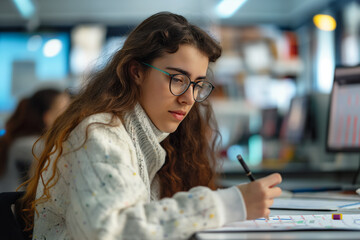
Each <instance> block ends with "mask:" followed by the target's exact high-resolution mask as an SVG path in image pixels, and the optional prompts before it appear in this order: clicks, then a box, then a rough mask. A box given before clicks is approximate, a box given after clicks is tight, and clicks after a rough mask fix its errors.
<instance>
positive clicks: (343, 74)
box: [326, 65, 360, 152]
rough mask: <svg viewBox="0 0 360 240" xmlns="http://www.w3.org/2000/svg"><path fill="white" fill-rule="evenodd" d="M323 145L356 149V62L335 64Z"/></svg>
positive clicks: (359, 143) (359, 74)
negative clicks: (348, 65) (350, 64)
mask: <svg viewBox="0 0 360 240" xmlns="http://www.w3.org/2000/svg"><path fill="white" fill-rule="evenodd" d="M326 149H327V151H329V152H360V65H358V66H353V67H345V66H338V67H336V68H335V74H334V83H333V87H332V91H331V94H330V106H329V117H328V131H327V141H326Z"/></svg>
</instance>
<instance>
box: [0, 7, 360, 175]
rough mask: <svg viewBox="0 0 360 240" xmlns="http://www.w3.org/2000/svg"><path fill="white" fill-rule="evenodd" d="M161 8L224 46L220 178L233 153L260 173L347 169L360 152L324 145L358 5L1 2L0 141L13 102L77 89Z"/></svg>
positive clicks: (359, 51) (218, 75)
mask: <svg viewBox="0 0 360 240" xmlns="http://www.w3.org/2000/svg"><path fill="white" fill-rule="evenodd" d="M227 2H229V3H230V4H233V5H230V7H226V3H227ZM231 10H234V11H233V12H232V11H231ZM159 11H171V12H174V13H178V14H182V15H184V16H185V17H187V18H188V20H190V21H191V22H193V23H195V24H197V25H199V26H201V27H202V28H203V29H205V30H206V31H208V32H210V33H211V35H212V36H214V37H215V38H216V39H217V40H218V41H220V43H221V45H222V47H223V55H222V57H221V58H220V60H219V61H218V62H217V63H216V64H215V65H214V66H211V67H212V75H213V81H214V83H215V85H216V91H215V92H214V93H213V96H212V97H211V99H210V101H212V102H213V106H214V110H215V113H216V117H217V119H218V121H219V127H220V131H221V133H222V141H221V144H222V145H221V151H220V153H219V158H220V157H221V158H223V159H224V166H223V167H224V170H225V171H227V172H231V171H233V172H238V171H240V166H239V164H238V163H237V162H236V158H235V156H236V155H237V154H238V153H242V154H243V156H244V158H245V159H246V160H247V161H248V163H249V164H250V165H251V166H252V168H254V169H255V170H259V171H262V170H270V171H272V170H273V169H277V170H280V171H292V172H296V171H301V170H307V171H311V170H313V171H324V172H326V171H345V172H347V171H355V170H356V168H357V167H358V164H359V155H360V154H359V153H352V154H349V153H327V152H326V150H325V141H326V129H327V118H328V116H327V115H328V105H329V94H330V91H331V88H332V83H333V75H334V68H335V66H336V65H347V66H353V65H358V64H359V62H360V33H359V32H360V1H359V0H357V1H355V0H337V1H335V0H247V1H246V0H233V1H232V0H224V1H221V0H196V1H194V0H166V1H165V0H156V1H146V0H132V1H124V0H102V1H97V0H71V1H70V0H62V1H57V0H1V1H0V135H1V134H3V133H4V130H3V129H4V123H5V121H6V119H7V117H8V116H9V114H10V113H11V112H12V111H13V110H14V107H15V106H16V104H17V102H18V100H19V99H20V98H21V97H23V96H26V95H28V94H30V93H32V92H34V91H35V90H36V89H38V88H41V87H44V86H56V87H58V88H62V89H67V88H68V89H70V90H72V91H73V92H76V91H77V89H78V88H79V87H80V86H81V85H82V84H83V80H84V77H85V76H86V74H88V73H89V72H90V71H92V70H94V69H98V68H101V67H102V66H103V64H105V63H106V61H107V58H108V57H109V56H111V55H112V53H114V51H116V50H117V49H119V48H121V46H122V43H123V41H124V40H125V39H126V35H127V34H128V33H129V31H131V29H133V28H134V27H135V26H136V25H137V24H139V23H140V22H141V21H142V20H144V19H145V18H147V17H148V16H150V15H151V14H153V13H156V12H159ZM357 141H360V140H359V139H358V140H357Z"/></svg>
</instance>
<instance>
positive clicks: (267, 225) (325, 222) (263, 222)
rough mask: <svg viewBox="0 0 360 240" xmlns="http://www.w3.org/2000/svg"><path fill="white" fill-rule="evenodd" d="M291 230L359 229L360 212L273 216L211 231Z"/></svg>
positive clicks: (228, 225)
mask: <svg viewBox="0 0 360 240" xmlns="http://www.w3.org/2000/svg"><path fill="white" fill-rule="evenodd" d="M291 230H358V231H360V214H342V219H340V220H333V218H332V215H331V214H326V215H291V216H272V217H270V218H269V219H265V218H259V219H256V220H251V221H243V222H233V223H230V224H227V225H225V226H224V227H222V228H218V229H212V230H209V231H219V232H230V231H291Z"/></svg>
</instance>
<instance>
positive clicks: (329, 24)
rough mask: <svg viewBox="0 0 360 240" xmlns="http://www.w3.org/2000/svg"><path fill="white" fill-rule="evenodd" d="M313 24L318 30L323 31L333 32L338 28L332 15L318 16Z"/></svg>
mask: <svg viewBox="0 0 360 240" xmlns="http://www.w3.org/2000/svg"><path fill="white" fill-rule="evenodd" d="M313 22H314V24H315V26H316V27H317V28H319V29H320V30H323V31H333V30H335V28H336V21H335V19H334V18H333V17H332V16H330V15H325V14H317V15H315V16H314V17H313Z"/></svg>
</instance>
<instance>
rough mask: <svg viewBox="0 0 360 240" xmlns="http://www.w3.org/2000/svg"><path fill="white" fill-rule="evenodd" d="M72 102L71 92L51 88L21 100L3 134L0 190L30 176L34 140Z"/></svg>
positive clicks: (6, 188) (0, 153) (11, 186)
mask: <svg viewBox="0 0 360 240" xmlns="http://www.w3.org/2000/svg"><path fill="white" fill-rule="evenodd" d="M69 102H70V96H69V94H67V93H64V92H61V91H59V90H56V89H50V88H49V89H43V90H39V91H37V92H35V93H34V94H33V95H32V96H30V97H28V98H24V99H22V100H20V102H19V103H18V105H17V107H16V109H15V111H14V113H13V114H12V115H11V116H10V118H9V119H8V120H7V122H6V124H5V131H6V132H5V135H3V136H2V137H1V138H0V192H7V191H15V190H16V188H17V187H19V185H20V184H21V182H23V181H25V180H27V178H28V171H29V167H30V165H31V164H32V162H33V160H34V156H33V153H32V149H33V145H34V143H35V142H36V140H37V139H38V138H39V137H40V136H41V135H42V134H43V133H44V132H45V131H46V130H47V129H49V128H50V126H51V125H52V124H53V122H54V121H55V119H56V118H57V117H58V116H59V115H60V114H61V113H62V112H63V111H64V110H65V109H66V107H67V106H68V104H69ZM34 150H35V153H36V149H34Z"/></svg>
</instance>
